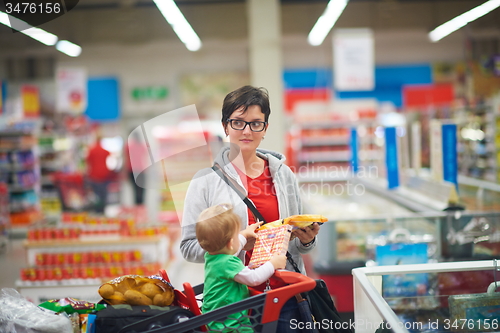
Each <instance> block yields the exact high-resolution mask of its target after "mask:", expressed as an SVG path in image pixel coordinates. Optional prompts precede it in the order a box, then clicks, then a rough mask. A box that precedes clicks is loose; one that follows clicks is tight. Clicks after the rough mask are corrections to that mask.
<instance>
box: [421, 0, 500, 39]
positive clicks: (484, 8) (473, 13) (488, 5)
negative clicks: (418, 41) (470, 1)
mask: <svg viewBox="0 0 500 333" xmlns="http://www.w3.org/2000/svg"><path fill="white" fill-rule="evenodd" d="M498 7H500V0H489V1H486V2H485V3H483V4H482V5H479V6H477V7H475V8H472V9H471V10H469V11H468V12H465V13H463V14H461V15H458V16H457V17H455V18H453V19H451V20H449V21H448V22H446V23H443V24H441V25H440V26H439V27H437V28H436V29H434V30H432V31H431V32H429V39H430V40H431V41H432V42H437V41H438V40H440V39H442V38H444V37H446V36H448V35H449V34H451V33H452V32H453V31H456V30H458V29H460V28H462V27H463V26H465V25H466V24H467V23H469V22H472V21H474V20H477V19H478V18H480V17H481V16H484V15H486V14H488V13H489V12H491V11H492V10H495V9H496V8H498Z"/></svg>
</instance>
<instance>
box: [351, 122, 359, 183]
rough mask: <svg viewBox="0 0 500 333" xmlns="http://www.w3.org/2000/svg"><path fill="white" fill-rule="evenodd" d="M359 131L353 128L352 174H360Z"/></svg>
mask: <svg viewBox="0 0 500 333" xmlns="http://www.w3.org/2000/svg"><path fill="white" fill-rule="evenodd" d="M358 150H359V147H358V130H357V129H356V128H351V152H352V153H351V167H352V172H353V173H354V174H355V173H358V167H359V160H358Z"/></svg>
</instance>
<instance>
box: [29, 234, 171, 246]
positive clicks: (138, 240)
mask: <svg viewBox="0 0 500 333" xmlns="http://www.w3.org/2000/svg"><path fill="white" fill-rule="evenodd" d="M161 240H162V238H161V237H155V236H150V237H122V238H120V239H114V240H110V239H102V240H66V241H65V240H57V241H38V242H33V241H28V240H25V241H24V242H23V245H24V247H25V248H60V247H68V246H71V247H73V246H78V247H84V246H93V245H113V246H114V245H123V244H144V243H158V242H160V241H161Z"/></svg>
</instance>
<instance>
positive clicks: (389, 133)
mask: <svg viewBox="0 0 500 333" xmlns="http://www.w3.org/2000/svg"><path fill="white" fill-rule="evenodd" d="M384 132H385V165H386V168H387V182H388V188H389V189H393V188H396V187H398V186H399V161H398V146H397V136H396V127H386V128H385V131H384Z"/></svg>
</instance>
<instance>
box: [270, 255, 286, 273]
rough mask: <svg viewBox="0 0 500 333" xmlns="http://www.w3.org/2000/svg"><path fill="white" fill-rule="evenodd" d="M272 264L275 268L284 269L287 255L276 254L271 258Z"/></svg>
mask: <svg viewBox="0 0 500 333" xmlns="http://www.w3.org/2000/svg"><path fill="white" fill-rule="evenodd" d="M269 262H270V263H271V264H273V266H274V269H275V270H277V269H284V268H285V266H286V256H285V255H283V256H279V255H274V256H273V257H272V258H271V260H269Z"/></svg>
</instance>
